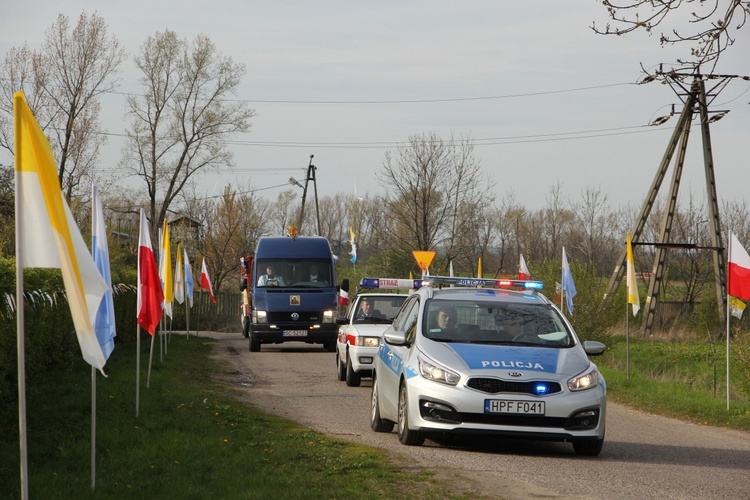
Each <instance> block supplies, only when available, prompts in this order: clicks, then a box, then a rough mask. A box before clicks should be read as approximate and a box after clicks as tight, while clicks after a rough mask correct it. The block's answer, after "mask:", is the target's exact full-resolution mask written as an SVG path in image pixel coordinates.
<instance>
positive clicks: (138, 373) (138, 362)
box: [135, 323, 141, 417]
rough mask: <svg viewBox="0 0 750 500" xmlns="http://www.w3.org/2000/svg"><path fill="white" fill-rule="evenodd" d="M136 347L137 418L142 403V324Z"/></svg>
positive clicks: (137, 334) (137, 332)
mask: <svg viewBox="0 0 750 500" xmlns="http://www.w3.org/2000/svg"><path fill="white" fill-rule="evenodd" d="M135 339H136V340H135V345H136V348H135V349H136V351H138V352H137V355H136V357H135V416H136V417H138V407H139V406H140V405H139V403H140V401H141V324H140V323H138V328H137V329H136V333H135Z"/></svg>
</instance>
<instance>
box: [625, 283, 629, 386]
mask: <svg viewBox="0 0 750 500" xmlns="http://www.w3.org/2000/svg"><path fill="white" fill-rule="evenodd" d="M629 305H630V303H629V302H628V294H627V291H626V293H625V332H626V333H625V372H626V373H627V378H628V380H630V314H629V312H630V311H628V306H629Z"/></svg>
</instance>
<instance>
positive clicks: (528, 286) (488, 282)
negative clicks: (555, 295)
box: [420, 276, 544, 290]
mask: <svg viewBox="0 0 750 500" xmlns="http://www.w3.org/2000/svg"><path fill="white" fill-rule="evenodd" d="M420 281H422V282H423V283H424V284H431V285H454V286H468V287H486V288H516V289H518V288H520V289H522V290H541V289H542V288H543V287H544V283H542V282H541V281H529V280H511V279H489V278H455V277H451V276H425V278H424V279H423V280H420Z"/></svg>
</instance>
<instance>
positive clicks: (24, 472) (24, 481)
mask: <svg viewBox="0 0 750 500" xmlns="http://www.w3.org/2000/svg"><path fill="white" fill-rule="evenodd" d="M22 99H23V97H21V96H19V95H18V94H16V95H14V96H13V121H14V127H13V130H14V134H15V148H14V149H15V157H16V165H15V180H16V339H17V340H16V341H17V356H18V442H19V446H20V451H21V457H20V459H21V460H20V461H21V498H22V499H27V498H29V470H28V458H27V454H28V450H27V448H26V362H25V358H26V354H25V351H26V347H25V345H24V307H23V264H22V262H21V256H22V255H24V249H23V237H22V231H23V227H22V224H21V222H22V221H21V217H20V215H21V197H20V196H19V193H20V192H21V174H20V166H21V165H22V164H23V160H22V158H21V150H22V149H23V148H22V147H21V139H22V135H23V134H22V133H21V112H20V107H21V104H22V102H21V101H22Z"/></svg>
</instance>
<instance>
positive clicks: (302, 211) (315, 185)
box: [295, 155, 322, 236]
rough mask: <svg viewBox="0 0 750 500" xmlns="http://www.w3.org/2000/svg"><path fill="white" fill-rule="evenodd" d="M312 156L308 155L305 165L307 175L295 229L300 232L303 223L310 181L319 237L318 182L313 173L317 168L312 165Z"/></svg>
mask: <svg viewBox="0 0 750 500" xmlns="http://www.w3.org/2000/svg"><path fill="white" fill-rule="evenodd" d="M314 156H315V155H310V163H309V164H308V165H307V174H305V186H304V189H303V191H302V206H301V207H300V211H299V221H298V222H297V227H298V228H299V230H300V232H302V223H303V222H304V221H305V201H306V199H307V185H308V183H309V182H310V181H312V183H313V189H314V190H315V215H316V218H317V229H318V236H320V235H321V233H322V231H321V230H320V208H319V207H318V182H317V180H316V179H315V171H316V170H317V167H316V166H315V165H313V163H312V160H313V157H314ZM295 182H296V181H295Z"/></svg>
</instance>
